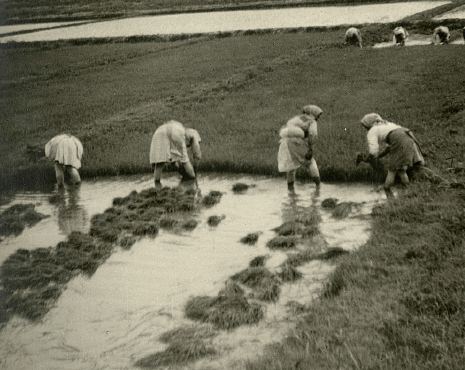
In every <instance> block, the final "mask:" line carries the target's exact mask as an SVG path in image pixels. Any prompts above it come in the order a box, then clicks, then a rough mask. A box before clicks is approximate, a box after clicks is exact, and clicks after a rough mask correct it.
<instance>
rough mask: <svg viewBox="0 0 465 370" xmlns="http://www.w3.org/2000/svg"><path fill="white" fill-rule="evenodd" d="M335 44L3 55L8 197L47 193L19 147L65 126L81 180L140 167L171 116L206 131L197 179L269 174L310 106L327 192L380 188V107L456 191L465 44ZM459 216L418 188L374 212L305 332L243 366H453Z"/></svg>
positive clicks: (324, 36)
mask: <svg viewBox="0 0 465 370" xmlns="http://www.w3.org/2000/svg"><path fill="white" fill-rule="evenodd" d="M453 24H455V26H454V29H453V37H458V36H459V34H458V31H459V23H453ZM412 25H413V23H412ZM389 26H390V25H384V26H374V25H373V26H366V27H364V28H363V31H364V34H365V35H366V40H367V42H368V44H369V43H370V42H371V43H372V42H375V41H383V40H384V39H389V37H390V30H391V29H392V28H389ZM417 27H418V31H419V32H424V33H425V34H430V32H432V29H433V28H434V27H433V23H428V22H426V21H425V23H423V24H422V26H421V27H420V26H418V25H417ZM462 27H463V26H462ZM422 30H423V31H422ZM409 31H411V30H410V29H409ZM343 34H344V30H343V29H337V28H336V29H331V30H318V29H313V30H296V31H293V32H271V31H270V32H261V33H256V32H246V33H241V34H227V35H216V36H202V37H195V38H187V37H185V38H182V37H180V38H179V39H178V40H176V41H169V42H167V41H166V40H157V39H155V38H154V39H149V40H144V39H137V40H132V41H137V42H127V41H130V40H125V41H126V42H121V41H123V40H119V41H118V42H116V41H115V42H108V41H109V40H106V42H105V43H102V44H100V43H99V42H95V41H94V42H90V41H87V42H83V43H78V42H67V43H43V44H33V45H9V46H2V47H1V48H0V63H1V65H2V69H1V70H0V111H1V112H2V135H1V138H0V149H1V152H2V156H1V159H0V176H1V189H2V190H6V189H9V188H16V187H18V186H20V187H25V186H26V185H31V184H34V183H37V184H40V183H43V182H48V183H50V182H53V177H54V176H53V168H52V166H51V164H50V163H48V162H38V163H30V162H29V161H28V158H27V154H26V144H28V143H29V144H36V145H42V146H43V145H44V144H45V142H46V141H48V140H49V139H50V138H51V137H52V136H54V135H55V134H57V133H60V132H63V131H66V132H70V133H72V134H74V135H76V136H78V137H79V138H80V139H81V141H82V142H83V145H84V149H85V153H84V160H83V169H82V175H83V177H84V178H89V177H93V176H100V175H102V176H103V175H114V174H125V173H128V174H129V173H138V172H147V171H149V170H150V167H149V163H148V150H149V146H150V140H151V136H152V134H153V132H154V131H155V129H156V127H157V126H158V125H160V124H161V123H163V122H164V121H165V120H167V119H178V120H180V121H181V122H183V123H185V124H187V125H189V126H192V127H195V128H197V129H198V130H199V132H200V134H201V136H202V139H203V141H202V144H203V145H202V149H203V152H204V161H203V163H202V166H201V168H200V169H201V171H231V172H246V173H256V174H267V175H278V173H277V164H276V155H277V149H278V140H279V137H278V130H279V128H280V126H281V125H282V124H284V123H285V122H286V120H287V119H289V118H290V117H291V116H293V115H295V114H298V113H299V112H300V109H301V107H302V106H303V105H305V104H308V103H314V104H318V105H319V106H321V107H322V109H323V110H324V115H323V116H322V119H321V121H320V123H319V133H320V137H319V142H318V144H317V146H316V150H315V157H316V159H317V161H318V164H319V167H320V170H321V173H322V178H323V181H335V180H338V181H355V180H357V181H359V180H366V181H373V180H375V179H374V178H373V175H372V172H371V170H370V169H369V168H366V167H363V166H362V167H358V168H357V167H355V155H356V153H357V152H358V151H363V150H364V149H365V146H366V143H365V134H366V133H365V131H364V129H362V128H361V126H360V124H359V123H358V122H359V120H360V118H361V117H362V116H363V115H364V114H366V113H369V112H373V111H374V112H377V113H379V114H381V115H382V116H383V117H385V118H387V119H389V120H391V121H393V122H396V123H399V124H401V125H404V126H406V127H409V128H410V129H412V130H413V132H414V133H415V135H416V136H417V138H418V139H419V141H420V143H421V144H422V149H423V151H424V152H425V154H426V156H427V161H428V163H429V164H430V165H431V166H432V167H433V168H435V170H436V171H438V173H440V174H441V175H442V176H444V177H447V178H448V179H450V180H451V181H463V177H461V176H462V175H460V174H459V173H455V174H451V173H450V172H449V171H448V169H449V168H450V167H454V166H457V163H459V162H461V163H463V162H464V160H465V158H464V155H465V154H464V150H463V148H464V147H465V145H464V144H465V142H464V141H465V139H464V138H465V136H464V124H463V123H464V121H465V104H464V102H465V85H464V83H463V78H462V76H463V71H464V69H465V60H464V58H463V51H464V47H463V46H460V45H448V46H437V47H433V46H425V47H404V48H388V49H369V48H366V49H363V50H359V49H356V48H343V47H342V45H341V41H342V37H343ZM451 158H454V161H452V160H451ZM301 176H304V174H301ZM464 205H465V194H464V191H463V189H451V188H441V187H439V186H437V185H432V184H429V183H415V184H412V186H411V187H410V188H409V189H408V190H406V191H405V192H403V193H402V194H401V195H400V196H399V198H398V199H397V200H395V201H393V202H390V203H389V204H388V205H387V206H386V207H384V208H381V209H378V210H376V212H375V215H374V224H373V235H372V237H371V239H370V241H369V242H368V243H367V244H366V245H365V246H364V247H362V248H361V249H360V250H359V251H358V252H356V253H350V254H345V255H342V256H340V257H338V268H337V269H336V271H335V273H334V274H333V275H332V276H331V279H330V281H329V282H328V285H327V287H326V289H325V290H324V292H323V294H322V297H321V299H319V300H318V301H317V302H315V304H314V305H312V306H309V307H307V308H306V310H307V312H306V314H305V318H304V319H303V321H302V324H301V325H299V328H298V329H296V330H295V331H294V332H292V333H290V334H289V335H288V336H287V339H285V340H284V341H283V342H282V343H279V344H276V345H275V346H272V347H271V348H270V349H269V350H268V351H267V352H266V353H265V356H264V357H263V358H261V359H259V360H258V361H254V362H250V363H248V365H247V368H248V369H334V368H348V369H393V368H395V369H398V368H407V369H461V365H462V364H463V363H464V350H463V348H464V346H465V343H464V338H465V332H464V328H465V313H464V311H463V307H464V303H465V302H464V299H465V298H464V294H463V293H464V290H463V286H464V283H465V271H464V269H463V265H464V262H465V254H464V250H465V248H464V247H465V245H464V242H463V240H465V235H464V233H465V232H464V226H463V225H465V214H464Z"/></svg>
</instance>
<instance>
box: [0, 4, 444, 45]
mask: <svg viewBox="0 0 465 370" xmlns="http://www.w3.org/2000/svg"><path fill="white" fill-rule="evenodd" d="M448 3H450V2H449V1H418V2H405V3H389V4H369V5H357V6H325V7H302V8H288V9H267V10H244V11H227V12H205V13H194V14H172V15H160V16H147V17H136V18H128V19H117V20H109V21H100V22H92V23H87V24H83V25H75V26H66V27H61V28H59V29H50V30H40V31H36V32H31V33H27V34H26V33H24V34H18V35H12V36H5V37H2V38H0V42H2V43H5V42H13V41H15V42H23V41H24V42H31V41H56V40H60V39H78V38H109V37H129V36H145V35H176V34H202V33H216V32H232V31H244V30H261V29H280V28H301V27H329V26H339V25H358V24H364V23H390V22H396V21H399V20H401V19H403V18H405V17H407V16H410V15H413V14H416V13H419V12H423V11H425V10H428V9H432V8H436V7H438V6H441V5H444V4H448ZM1 29H2V27H0V34H4V33H5V32H3V31H2V30H1Z"/></svg>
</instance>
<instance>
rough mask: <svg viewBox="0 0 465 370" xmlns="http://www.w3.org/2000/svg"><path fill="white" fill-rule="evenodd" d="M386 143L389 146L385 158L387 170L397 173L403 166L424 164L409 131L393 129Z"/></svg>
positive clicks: (418, 148)
mask: <svg viewBox="0 0 465 370" xmlns="http://www.w3.org/2000/svg"><path fill="white" fill-rule="evenodd" d="M386 142H387V143H388V144H389V146H390V151H389V154H388V155H387V156H386V162H387V169H388V170H390V171H398V170H401V169H403V168H405V166H407V167H413V166H415V165H424V164H425V160H424V158H423V155H422V154H421V150H420V147H419V146H418V144H417V141H416V139H415V137H414V136H413V134H412V133H411V132H410V130H406V129H404V128H398V129H395V130H394V131H391V132H390V133H389V135H388V137H387V139H386Z"/></svg>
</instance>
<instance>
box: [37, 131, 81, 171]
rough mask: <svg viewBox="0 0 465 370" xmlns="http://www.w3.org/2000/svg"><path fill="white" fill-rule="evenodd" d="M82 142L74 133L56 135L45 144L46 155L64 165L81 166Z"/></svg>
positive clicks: (77, 167)
mask: <svg viewBox="0 0 465 370" xmlns="http://www.w3.org/2000/svg"><path fill="white" fill-rule="evenodd" d="M83 151H84V150H83V148H82V144H81V142H80V141H79V139H78V138H76V137H74V136H72V135H66V134H63V135H58V136H55V137H54V138H53V139H52V140H50V141H49V142H48V143H47V144H46V145H45V155H46V156H47V157H48V158H50V159H51V160H53V161H55V162H58V163H59V164H61V165H64V166H72V167H74V168H76V169H79V168H81V158H82V154H83Z"/></svg>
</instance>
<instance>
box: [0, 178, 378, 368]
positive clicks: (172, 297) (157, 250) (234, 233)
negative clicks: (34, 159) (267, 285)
mask: <svg viewBox="0 0 465 370" xmlns="http://www.w3.org/2000/svg"><path fill="white" fill-rule="evenodd" d="M177 181H178V179H177V178H176V177H171V178H168V179H167V180H164V185H168V186H174V185H176V183H177ZM236 182H243V183H246V184H250V185H252V184H253V185H255V186H254V187H251V188H249V189H248V190H247V191H246V192H245V193H244V194H234V193H233V192H232V185H233V184H235V183H236ZM198 185H199V188H200V189H201V192H202V194H204V195H206V194H208V193H209V191H210V190H219V191H222V192H223V193H224V195H223V197H222V199H221V201H220V203H219V204H217V205H215V206H213V207H211V208H207V209H202V210H201V211H198V212H196V213H195V214H194V218H195V219H197V220H198V221H199V225H198V226H197V228H196V229H194V230H193V231H188V232H187V231H183V232H177V233H173V232H168V231H163V230H162V231H160V233H159V235H158V236H157V237H156V238H154V239H149V238H145V239H142V240H141V241H139V242H137V243H136V244H134V245H133V247H132V248H131V249H130V250H129V251H125V250H122V249H120V248H117V249H116V251H115V252H114V253H113V254H112V256H111V257H110V258H109V259H108V260H107V261H106V262H105V263H104V264H103V265H101V266H100V267H99V268H98V270H97V272H96V273H95V274H94V275H93V276H92V277H91V278H87V277H84V276H78V277H76V278H74V279H73V280H71V281H70V282H69V283H68V285H67V289H66V290H65V292H64V293H63V294H62V295H61V297H60V298H59V299H58V301H57V304H56V307H55V308H53V309H52V310H51V311H50V312H49V313H48V314H47V315H46V316H45V317H44V319H43V320H42V321H41V322H40V323H37V324H30V323H28V322H26V321H24V320H21V319H17V318H15V319H13V320H11V321H10V322H9V323H8V324H7V326H6V327H5V328H4V329H3V330H2V331H0V367H1V368H2V369H15V370H16V369H30V368H37V369H64V368H66V369H133V368H134V366H133V363H134V362H135V361H137V360H138V359H140V358H143V357H145V356H147V355H150V354H152V353H154V352H156V351H160V350H163V349H164V347H165V345H164V344H162V343H160V342H159V341H158V338H159V336H160V335H161V334H162V333H164V332H166V331H168V330H171V329H174V328H177V327H179V326H181V325H192V324H193V322H192V321H190V320H188V319H186V318H185V317H184V312H183V307H184V304H185V303H186V302H187V300H188V299H189V297H192V296H198V295H209V296H216V295H217V294H218V292H219V290H220V289H221V288H222V287H223V286H224V283H225V282H226V281H227V279H228V278H229V277H230V276H231V275H233V274H235V273H237V272H239V271H241V270H243V269H245V268H246V267H248V264H249V262H250V261H251V260H252V259H253V258H254V257H256V256H260V255H268V256H269V257H270V258H269V260H268V261H267V264H266V266H267V267H268V268H269V269H270V270H273V268H275V267H277V266H278V265H279V264H281V263H282V262H283V261H284V260H285V259H286V258H287V255H286V254H285V253H284V252H281V251H271V250H269V249H268V248H267V247H266V242H267V241H268V240H270V239H271V238H272V237H273V236H274V235H275V234H274V232H273V230H272V229H273V228H275V227H277V226H279V225H281V224H282V223H283V222H284V221H288V220H292V219H293V218H294V217H295V216H296V215H298V214H306V213H309V212H317V213H319V214H320V215H321V218H322V221H321V223H320V225H319V226H320V230H321V239H322V246H323V247H332V246H340V247H343V248H345V249H348V250H353V249H355V248H357V247H358V246H360V245H362V244H363V243H365V242H366V241H367V239H368V238H369V235H370V221H369V220H370V217H369V216H368V215H369V214H370V213H371V210H372V208H373V206H374V205H376V204H379V203H380V202H383V201H384V199H385V196H384V194H383V193H380V192H377V191H375V189H374V187H373V186H370V185H367V184H338V185H333V184H323V185H322V189H321V191H320V194H319V195H317V194H316V193H315V189H314V186H313V185H312V184H297V186H296V193H297V195H295V196H290V195H288V194H287V189H286V184H285V180H284V179H276V178H265V177H252V176H240V175H236V176H229V175H228V176H217V175H214V174H211V175H203V176H201V177H200V179H199V182H198ZM152 186H153V179H152V177H151V176H133V177H126V178H114V179H104V180H95V181H84V182H83V184H82V186H81V188H80V189H79V190H78V191H77V192H74V193H71V194H70V193H69V192H66V193H65V194H64V202H61V203H59V204H54V205H52V204H50V203H49V199H50V197H51V196H53V195H54V194H55V193H53V194H40V193H22V194H19V195H18V196H17V197H16V198H15V200H14V202H15V203H18V202H19V203H31V202H32V203H35V204H37V207H36V209H37V211H39V212H41V213H43V214H47V215H50V217H49V218H47V219H44V220H43V221H41V222H40V223H39V224H37V225H36V226H34V227H32V228H29V229H26V230H25V231H24V232H23V234H22V235H20V236H19V237H17V238H13V237H9V238H7V239H5V240H4V241H3V242H1V244H0V246H1V248H0V253H1V254H0V258H1V261H2V262H3V261H4V260H5V259H6V258H7V257H8V255H9V254H11V253H13V252H14V251H15V250H16V249H18V248H26V249H35V248H38V247H42V246H54V245H56V243H57V242H58V241H60V240H63V239H65V238H66V235H67V234H68V233H69V232H71V231H72V230H80V231H84V232H87V230H88V229H89V225H90V218H91V217H92V215H94V214H96V213H101V212H103V211H104V210H105V209H106V208H108V207H110V206H111V204H112V199H113V198H115V197H122V196H126V195H128V194H129V193H130V192H131V191H133V190H137V191H140V190H143V189H146V188H150V187H152ZM329 197H331V198H337V199H338V200H339V202H353V203H355V204H356V206H354V207H352V212H351V213H350V214H349V216H348V217H347V218H344V219H342V220H336V219H334V218H333V217H332V216H331V212H330V211H327V210H325V209H323V208H322V207H321V201H322V200H324V199H326V198H329ZM10 205H11V204H10ZM8 206H9V205H7V206H3V207H2V208H1V209H2V210H3V209H4V208H6V207H8ZM210 215H225V219H224V220H223V221H222V222H221V223H220V224H219V225H218V226H217V227H210V226H208V225H207V219H208V217H209V216H210ZM251 232H261V233H262V234H261V235H260V237H259V240H258V242H257V244H256V245H255V246H249V245H244V244H242V243H240V242H239V240H240V238H242V237H243V236H245V235H246V234H248V233H251ZM332 268H333V267H332V266H331V265H329V264H327V263H323V262H320V261H313V262H311V263H309V264H307V265H304V266H302V267H300V268H299V270H300V271H301V272H302V273H303V274H304V279H302V280H299V281H298V282H295V283H292V284H284V285H283V287H282V293H281V296H280V299H279V301H278V302H277V303H276V304H266V315H265V319H264V320H263V321H262V322H260V323H259V324H258V325H254V326H244V327H240V328H238V329H235V330H234V331H231V332H222V333H221V334H220V335H219V336H218V337H216V338H215V339H214V342H213V344H214V346H215V348H216V349H217V351H218V352H219V355H218V356H215V357H214V358H213V359H209V360H201V361H198V362H197V363H194V364H191V365H189V366H188V368H191V369H197V368H198V369H205V368H212V369H215V368H216V369H218V368H222V369H236V368H237V369H240V368H243V366H242V367H241V361H243V360H244V359H246V358H247V357H248V356H256V355H258V354H260V353H261V351H262V350H263V346H264V345H265V344H267V343H270V342H272V341H279V340H280V339H281V338H282V337H283V336H284V335H285V334H286V332H287V330H288V329H289V328H291V327H292V325H295V320H296V319H297V317H296V315H290V314H289V312H288V311H287V310H286V308H285V304H286V303H287V302H289V301H297V302H299V303H301V304H304V305H305V304H309V303H310V302H311V301H312V299H314V298H315V297H316V296H317V294H318V292H319V290H320V289H321V286H322V284H323V282H324V281H325V279H326V278H327V275H328V273H329V272H330V271H331V270H332Z"/></svg>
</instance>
